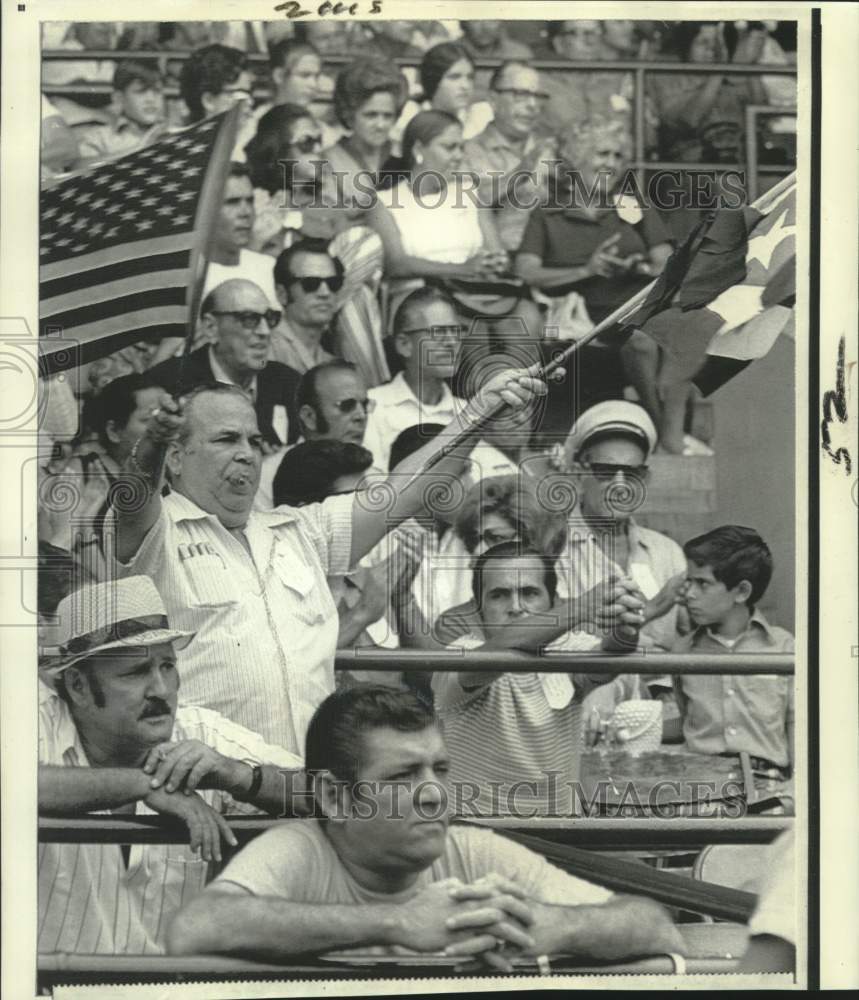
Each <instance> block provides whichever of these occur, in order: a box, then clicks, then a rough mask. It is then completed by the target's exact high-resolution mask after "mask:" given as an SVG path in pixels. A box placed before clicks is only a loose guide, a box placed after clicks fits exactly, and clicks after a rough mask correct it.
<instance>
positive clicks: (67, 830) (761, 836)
mask: <svg viewBox="0 0 859 1000" xmlns="http://www.w3.org/2000/svg"><path fill="white" fill-rule="evenodd" d="M226 820H227V823H228V824H229V827H230V829H231V830H232V831H233V833H234V834H235V837H236V840H238V842H239V843H240V844H245V843H247V842H248V841H249V840H252V839H253V838H254V837H258V836H259V835H260V834H262V833H265V832H266V831H267V830H270V829H271V828H272V827H275V826H277V825H278V824H280V823H281V822H283V821H282V820H278V819H269V818H267V817H266V818H264V817H245V816H227V817H226ZM793 822H794V821H793V819H792V818H791V817H787V816H744V817H741V818H739V819H718V818H704V817H702V818H701V819H689V818H676V819H656V818H653V817H636V818H632V819H622V818H617V819H604V818H593V819H587V818H564V817H560V816H547V817H537V818H533V819H516V818H514V817H509V816H503V817H502V816H498V817H487V818H485V819H471V818H468V819H464V818H458V819H455V820H454V823H462V824H470V825H477V826H483V827H487V828H489V829H492V830H497V831H498V832H499V833H507V832H509V831H513V832H519V833H526V834H533V835H535V836H540V837H546V838H547V839H549V840H552V841H557V840H559V839H562V840H563V841H564V843H570V844H575V845H577V846H580V847H584V846H592V847H594V848H596V849H599V850H630V849H633V848H636V847H649V848H651V849H655V848H657V847H659V848H662V849H665V850H670V849H672V848H674V847H677V848H685V847H694V846H704V845H705V844H716V843H719V844H721V843H731V844H768V843H770V842H771V841H772V840H774V839H775V838H776V837H777V836H778V835H779V834H780V833H781V832H782V831H783V830H789V829H792V828H793ZM187 841H188V831H187V828H186V827H184V826H183V825H181V824H178V823H175V822H172V821H170V820H168V819H166V818H165V817H163V816H102V815H91V816H76V817H59V816H40V817H39V842H40V843H43V844H171V843H187Z"/></svg>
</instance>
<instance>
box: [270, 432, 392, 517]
mask: <svg viewBox="0 0 859 1000" xmlns="http://www.w3.org/2000/svg"><path fill="white" fill-rule="evenodd" d="M372 464H373V455H372V453H371V452H369V451H367V449H366V448H362V447H361V445H360V444H352V443H350V442H347V441H328V440H320V441H303V442H302V443H301V444H297V445H295V447H294V448H290V449H289V451H288V452H287V453H286V454H285V455H284V456H283V458H282V459H281V460H280V465H279V466H278V469H277V472H276V473H275V476H274V484H273V492H274V505H275V507H280V506H281V504H288V505H289V506H290V507H303V506H304V505H305V504H308V503H320V502H321V501H322V500H324V499H325V498H326V497H327V496H330V495H331V488H332V486H333V485H334V480H335V479H337V478H338V476H346V475H353V474H356V473H359V472H366V470H367V469H369V468H370V466H371V465H372Z"/></svg>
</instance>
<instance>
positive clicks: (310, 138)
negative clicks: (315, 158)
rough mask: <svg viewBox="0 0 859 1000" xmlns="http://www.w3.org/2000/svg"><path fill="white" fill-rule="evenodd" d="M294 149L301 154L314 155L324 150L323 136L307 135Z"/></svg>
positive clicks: (298, 140) (296, 142)
mask: <svg viewBox="0 0 859 1000" xmlns="http://www.w3.org/2000/svg"><path fill="white" fill-rule="evenodd" d="M292 148H293V149H297V150H298V152H299V153H312V152H313V151H314V150H316V149H322V136H321V135H306V136H305V137H304V138H303V139H297V140H296V141H295V142H294V143H293V144H292Z"/></svg>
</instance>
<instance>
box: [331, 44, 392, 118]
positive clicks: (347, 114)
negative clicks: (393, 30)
mask: <svg viewBox="0 0 859 1000" xmlns="http://www.w3.org/2000/svg"><path fill="white" fill-rule="evenodd" d="M374 94H390V95H391V96H392V97H393V98H394V107H395V109H396V113H397V114H399V113H400V112H401V111H402V110H403V106H404V105H405V103H406V99H407V98H408V94H409V84H408V81H407V80H406V78H405V76H403V74H402V72H401V71H400V70H399V69H398V68H397V66H396V65H394V64H393V63H391V62H389V61H388V60H387V59H383V58H382V57H381V56H359V57H358V58H357V59H354V60H353V61H352V62H350V63H347V64H346V65H345V66H344V67H343V69H341V70H340V72H339V73H338V74H337V80H336V82H335V84H334V112H335V114H336V115H337V118H338V119H339V120H340V122H342V124H343V125H345V126H346V128H351V127H352V116H353V115H354V114H355V112H356V111H358V110H359V109H360V108H361V106H362V105H364V104H366V103H367V101H369V100H370V98H371V97H372V96H373V95H374Z"/></svg>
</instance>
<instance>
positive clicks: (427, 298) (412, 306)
mask: <svg viewBox="0 0 859 1000" xmlns="http://www.w3.org/2000/svg"><path fill="white" fill-rule="evenodd" d="M433 302H444V303H446V304H447V305H449V306H450V307H451V309H453V310H454V312H456V313H459V309H458V307H457V304H456V301H455V300H454V299H453V298H452V297H451V296H450V295H449V294H448V293H447V292H446V291H445V290H444V289H443V288H439V287H438V286H435V285H424V286H423V287H421V288H416V289H415V290H414V291H413V292H409V294H408V295H407V296H406V297H405V298H404V299H403V301H402V302H401V303H400V305H399V307H398V309H397V311H396V313H394V322H393V325H392V328H391V335H392V336H394V337H396V336H397V334H398V333H403V332H404V331H406V330H409V329H411V328H412V326H413V324H414V323H416V322H419V320H416V319H415V316H416V314H417V313H419V312H421V310H423V309H425V308H426V307H427V306H429V305H432V303H433Z"/></svg>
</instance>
